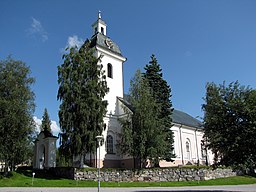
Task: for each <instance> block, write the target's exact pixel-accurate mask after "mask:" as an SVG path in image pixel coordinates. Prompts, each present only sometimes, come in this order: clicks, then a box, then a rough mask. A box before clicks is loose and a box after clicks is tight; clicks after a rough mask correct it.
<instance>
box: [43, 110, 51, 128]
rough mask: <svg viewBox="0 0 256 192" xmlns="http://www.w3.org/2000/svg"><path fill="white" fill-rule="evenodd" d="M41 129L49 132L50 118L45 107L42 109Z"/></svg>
mask: <svg viewBox="0 0 256 192" xmlns="http://www.w3.org/2000/svg"><path fill="white" fill-rule="evenodd" d="M41 131H46V132H51V120H50V117H49V114H48V112H47V109H46V108H45V109H44V115H43V120H42V125H41Z"/></svg>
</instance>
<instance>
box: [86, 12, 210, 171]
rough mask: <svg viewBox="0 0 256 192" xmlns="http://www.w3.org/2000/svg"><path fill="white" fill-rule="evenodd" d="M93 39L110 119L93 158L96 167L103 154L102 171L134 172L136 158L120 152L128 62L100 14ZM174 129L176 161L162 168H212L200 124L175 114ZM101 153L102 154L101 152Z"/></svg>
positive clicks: (107, 120) (107, 119) (178, 112)
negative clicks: (195, 166)
mask: <svg viewBox="0 0 256 192" xmlns="http://www.w3.org/2000/svg"><path fill="white" fill-rule="evenodd" d="M92 27H93V33H94V34H93V36H92V37H91V43H92V44H91V46H92V47H94V48H95V50H96V52H95V54H96V56H97V57H99V56H101V55H102V56H103V57H102V59H101V64H102V65H103V70H105V71H106V76H107V84H108V87H109V93H108V94H107V95H106V97H105V99H106V100H107V101H108V106H107V116H106V117H105V118H104V122H105V123H106V130H105V131H104V132H103V141H104V144H103V145H102V146H100V148H98V149H97V155H96V154H95V155H94V158H93V159H94V165H95V166H98V165H97V162H98V158H99V152H100V167H112V168H114V167H119V168H133V167H134V165H133V158H132V157H129V156H124V155H122V154H120V153H119V152H118V146H117V145H118V141H119V139H120V138H119V136H120V133H121V131H122V128H121V126H120V124H119V122H118V117H120V116H122V115H124V110H123V107H124V106H125V105H126V103H127V102H126V101H125V99H124V79H123V65H124V62H125V61H126V58H125V57H124V56H123V55H122V53H121V50H120V48H119V46H118V45H117V44H116V43H115V42H114V41H113V40H112V39H110V38H109V37H108V35H107V25H106V23H105V22H104V21H103V20H102V18H101V14H100V12H99V14H98V19H97V21H96V22H95V23H94V24H93V25H92ZM172 119H173V126H172V127H171V128H170V129H171V130H172V131H173V133H174V152H175V155H176V158H174V159H173V160H174V161H173V162H165V161H161V162H160V166H161V167H167V166H182V165H195V164H200V165H205V164H212V160H213V155H212V153H211V152H210V151H207V150H205V148H204V147H203V145H202V140H203V131H204V130H203V127H202V124H201V122H200V121H198V120H197V119H195V118H193V117H191V116H190V115H188V114H186V113H184V112H182V111H178V110H174V111H173V115H172ZM99 150H100V151H99ZM86 161H89V156H88V157H86Z"/></svg>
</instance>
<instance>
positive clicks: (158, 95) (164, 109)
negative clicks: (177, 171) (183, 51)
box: [143, 55, 175, 161]
mask: <svg viewBox="0 0 256 192" xmlns="http://www.w3.org/2000/svg"><path fill="white" fill-rule="evenodd" d="M143 77H144V78H146V79H147V81H148V83H149V86H150V87H151V90H152V93H153V96H154V98H155V99H156V101H157V104H158V105H159V106H160V112H159V113H158V118H159V119H160V120H161V121H162V124H163V126H161V127H162V128H163V129H164V130H163V131H164V132H165V133H166V137H165V138H164V140H163V141H162V142H165V143H166V144H165V147H166V148H165V149H164V151H165V153H164V154H162V156H161V158H162V159H165V160H167V161H171V160H172V158H174V157H175V155H174V153H173V150H174V147H173V144H174V139H173V132H172V131H171V129H170V128H171V126H172V117H171V115H172V111H173V108H172V102H171V100H170V98H171V88H170V86H169V85H168V84H167V81H166V80H164V79H163V74H162V69H161V66H160V64H159V63H158V61H157V59H156V57H155V55H152V56H151V61H150V62H149V64H148V65H146V67H145V73H144V74H143ZM159 128H160V127H159Z"/></svg>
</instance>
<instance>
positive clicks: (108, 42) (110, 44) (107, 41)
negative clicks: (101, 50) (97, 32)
mask: <svg viewBox="0 0 256 192" xmlns="http://www.w3.org/2000/svg"><path fill="white" fill-rule="evenodd" d="M105 43H106V45H107V46H108V48H113V42H112V41H111V39H106V40H105Z"/></svg>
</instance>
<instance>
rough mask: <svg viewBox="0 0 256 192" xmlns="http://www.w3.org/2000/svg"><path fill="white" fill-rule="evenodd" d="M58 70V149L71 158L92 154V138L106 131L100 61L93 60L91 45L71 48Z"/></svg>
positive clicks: (104, 86)
mask: <svg viewBox="0 0 256 192" xmlns="http://www.w3.org/2000/svg"><path fill="white" fill-rule="evenodd" d="M63 58H64V63H63V64H62V65H61V66H58V84H59V90H58V96H57V98H58V100H60V101H61V104H60V109H59V119H60V120H59V121H60V127H61V131H62V145H61V149H63V150H62V151H63V152H64V153H65V155H69V156H70V157H71V158H72V157H73V155H75V156H76V155H81V157H82V156H84V155H85V154H86V153H90V154H91V153H92V152H94V150H95V148H96V147H95V145H96V142H95V137H96V136H97V135H101V134H102V131H103V129H104V127H105V124H104V122H103V116H104V115H105V114H106V107H107V101H106V100H103V98H104V96H105V95H106V94H107V92H108V87H107V82H106V76H105V72H104V71H103V69H102V67H103V66H102V65H101V64H100V58H96V57H95V56H94V50H93V49H92V48H90V41H89V40H87V41H86V42H85V43H84V45H83V46H82V47H81V48H80V49H79V50H78V48H70V50H69V53H68V54H65V55H64V56H63ZM81 160H82V159H81Z"/></svg>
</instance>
